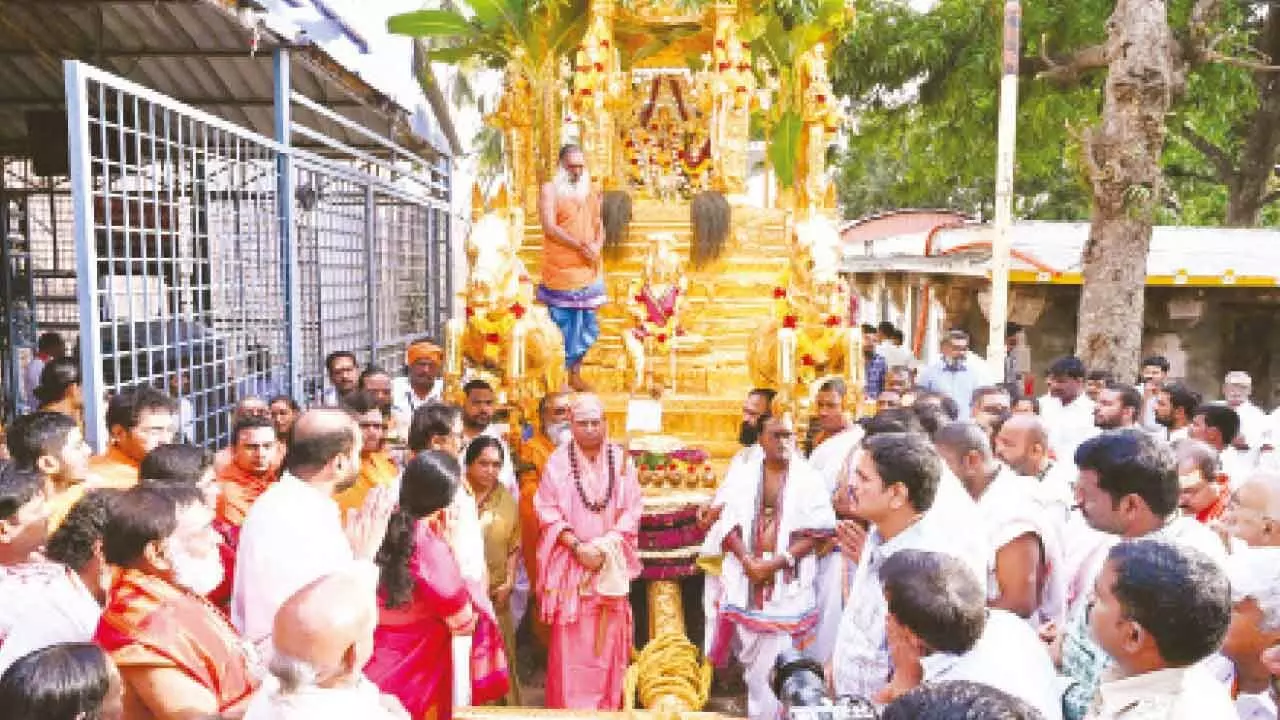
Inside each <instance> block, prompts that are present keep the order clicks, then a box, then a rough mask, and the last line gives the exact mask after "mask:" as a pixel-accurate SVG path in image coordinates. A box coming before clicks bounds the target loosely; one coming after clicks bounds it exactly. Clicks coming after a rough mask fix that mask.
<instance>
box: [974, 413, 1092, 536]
mask: <svg viewBox="0 0 1280 720" xmlns="http://www.w3.org/2000/svg"><path fill="white" fill-rule="evenodd" d="M994 445H995V452H996V457H997V458H998V459H999V460H1000V461H1001V462H1003V463H1004V464H1005V465H1008V466H1009V468H1010V469H1012V470H1013V471H1014V472H1016V473H1018V474H1019V475H1023V476H1025V477H1028V478H1033V479H1035V480H1036V481H1037V483H1038V488H1039V490H1038V494H1039V495H1040V496H1041V498H1042V499H1043V500H1044V502H1045V503H1046V504H1052V505H1056V506H1057V507H1058V508H1059V509H1060V510H1061V511H1062V514H1063V517H1065V516H1066V515H1067V514H1068V512H1069V511H1070V510H1071V507H1072V506H1073V505H1075V496H1074V493H1075V490H1074V488H1075V484H1076V466H1075V463H1073V462H1072V458H1066V459H1065V460H1055V459H1053V458H1051V457H1049V431H1048V429H1047V428H1045V426H1044V421H1043V420H1041V419H1040V418H1039V417H1038V416H1035V415H1013V416H1011V417H1010V418H1009V419H1008V420H1006V421H1005V422H1004V424H1003V425H1001V426H1000V432H999V433H997V434H996V438H995V443H994Z"/></svg>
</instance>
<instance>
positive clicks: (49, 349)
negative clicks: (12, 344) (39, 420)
mask: <svg viewBox="0 0 1280 720" xmlns="http://www.w3.org/2000/svg"><path fill="white" fill-rule="evenodd" d="M66 355H67V344H66V342H65V341H64V340H63V339H62V336H61V335H59V334H58V333H56V332H47V333H41V335H40V337H39V338H37V339H36V353H35V355H33V356H32V357H31V359H30V360H29V361H27V366H26V367H25V368H23V371H22V381H23V397H24V399H25V401H26V403H27V410H28V411H34V410H35V409H36V408H38V407H40V400H39V399H38V398H37V397H36V396H35V392H36V388H37V387H39V386H40V374H41V373H42V372H44V366H45V365H48V364H49V362H50V361H51V360H56V359H58V358H60V357H66Z"/></svg>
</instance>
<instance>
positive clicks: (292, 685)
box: [244, 572, 409, 720]
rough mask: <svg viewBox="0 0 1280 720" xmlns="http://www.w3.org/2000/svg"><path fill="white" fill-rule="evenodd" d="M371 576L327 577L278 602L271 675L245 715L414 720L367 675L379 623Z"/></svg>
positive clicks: (257, 719) (250, 718) (256, 718)
mask: <svg viewBox="0 0 1280 720" xmlns="http://www.w3.org/2000/svg"><path fill="white" fill-rule="evenodd" d="M371 579H372V578H370V577H368V576H362V575H361V574H360V573H349V572H348V573H335V574H332V575H326V576H324V577H322V578H320V579H319V580H316V581H314V582H312V583H310V584H308V585H306V586H305V587H303V588H302V589H301V590H299V591H298V592H296V593H294V594H293V595H292V596H291V597H290V598H289V599H288V600H286V601H285V602H284V604H283V605H281V606H280V611H279V612H277V613H276V617H275V622H274V634H273V642H274V645H275V648H274V652H273V653H272V655H271V660H270V662H269V663H268V668H269V670H270V672H271V677H270V678H269V679H268V680H267V682H265V683H263V686H262V687H261V688H259V689H258V692H257V694H256V695H254V697H253V700H252V701H250V703H249V708H248V710H247V711H246V712H245V716H244V717H245V720H329V719H332V720H348V719H349V718H368V719H369V720H408V718H409V713H408V712H406V711H405V709H404V706H403V705H402V704H401V703H400V701H399V700H398V699H396V698H395V697H394V696H392V695H383V694H382V693H381V692H379V690H378V688H377V686H375V685H374V684H373V683H371V682H369V680H368V679H367V678H365V676H364V666H365V664H366V663H368V662H369V658H370V657H372V656H373V631H374V630H375V629H376V628H377V626H378V606H377V602H376V600H375V598H376V586H375V585H374V584H371V583H370V580H371Z"/></svg>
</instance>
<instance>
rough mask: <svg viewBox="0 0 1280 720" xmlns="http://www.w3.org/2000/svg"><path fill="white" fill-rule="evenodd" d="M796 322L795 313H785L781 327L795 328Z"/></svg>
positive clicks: (797, 321) (797, 320) (797, 322)
mask: <svg viewBox="0 0 1280 720" xmlns="http://www.w3.org/2000/svg"><path fill="white" fill-rule="evenodd" d="M798 324H799V319H798V318H797V317H796V316H795V315H787V316H786V317H784V318H782V327H784V328H787V329H788V330H795V329H796V326H797V325H798Z"/></svg>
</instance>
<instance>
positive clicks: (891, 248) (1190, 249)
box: [845, 222, 1280, 286]
mask: <svg viewBox="0 0 1280 720" xmlns="http://www.w3.org/2000/svg"><path fill="white" fill-rule="evenodd" d="M993 232H994V231H993V229H992V228H991V227H990V226H989V225H979V226H972V227H963V228H952V229H943V230H939V231H938V232H936V233H935V234H934V238H933V247H932V251H931V253H930V254H931V255H932V256H940V255H941V256H945V255H950V254H957V253H972V254H978V255H983V256H986V255H989V254H990V242H991V239H992V234H993ZM928 238H929V233H927V232H917V233H907V234H902V235H894V236H889V237H884V238H878V239H875V240H871V241H868V242H867V243H865V244H864V243H857V244H854V245H851V246H850V247H849V248H848V249H847V251H846V255H845V257H846V259H847V260H848V261H849V262H847V263H846V266H847V269H849V270H850V271H856V272H868V271H871V270H873V269H880V270H884V271H892V270H897V269H900V268H901V269H903V270H906V269H907V268H908V267H910V268H912V270H914V269H915V268H916V266H917V263H914V262H912V261H911V260H913V259H915V258H921V257H924V256H925V248H926V244H927V243H928ZM1088 238H1089V224H1088V223H1055V222H1021V223H1017V224H1015V225H1014V227H1013V242H1012V250H1013V260H1012V268H1013V270H1014V275H1015V277H1014V280H1015V281H1039V282H1062V283H1078V282H1080V272H1081V269H1082V256H1083V253H1084V246H1085V243H1086V242H1087V241H1088ZM868 248H869V252H868ZM877 261H880V262H877ZM985 264H986V263H985V261H984V262H983V266H984V267H985ZM943 272H945V271H943ZM1147 276H1148V283H1149V284H1173V285H1182V284H1185V285H1223V286H1229V285H1280V231H1275V230H1261V229H1238V228H1211V227H1171V226H1159V227H1156V228H1155V229H1154V230H1153V232H1152V236H1151V250H1150V252H1149V253H1148V255H1147Z"/></svg>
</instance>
